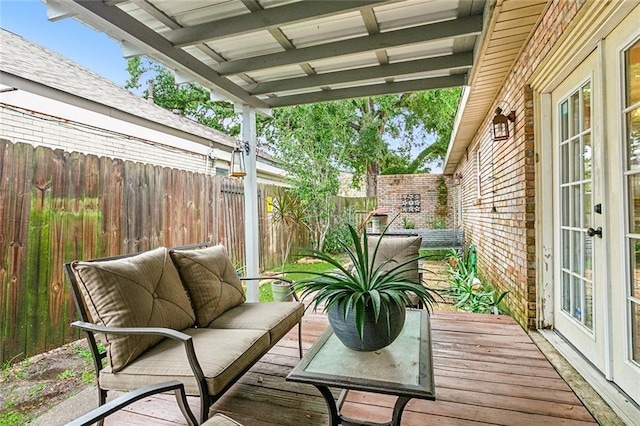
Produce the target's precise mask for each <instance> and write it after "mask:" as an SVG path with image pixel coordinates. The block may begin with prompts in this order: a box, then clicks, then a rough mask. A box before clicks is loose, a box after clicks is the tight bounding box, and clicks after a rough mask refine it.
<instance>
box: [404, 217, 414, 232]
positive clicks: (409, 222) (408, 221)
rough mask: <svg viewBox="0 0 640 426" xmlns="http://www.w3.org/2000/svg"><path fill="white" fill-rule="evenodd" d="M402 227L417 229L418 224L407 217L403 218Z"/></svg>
mask: <svg viewBox="0 0 640 426" xmlns="http://www.w3.org/2000/svg"><path fill="white" fill-rule="evenodd" d="M402 227H403V228H404V229H416V224H415V223H413V222H411V221H410V220H409V219H407V218H406V217H403V218H402Z"/></svg>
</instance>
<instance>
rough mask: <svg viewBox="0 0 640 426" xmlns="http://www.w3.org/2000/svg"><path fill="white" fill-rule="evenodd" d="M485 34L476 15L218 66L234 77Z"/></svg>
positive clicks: (223, 72) (218, 69) (238, 60)
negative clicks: (332, 58) (342, 56)
mask: <svg viewBox="0 0 640 426" xmlns="http://www.w3.org/2000/svg"><path fill="white" fill-rule="evenodd" d="M481 31H482V15H474V16H469V17H465V18H458V19H454V20H449V21H442V22H437V23H435V24H427V25H421V26H419V27H413V28H408V29H404V30H397V31H390V32H386V33H381V34H372V35H368V36H366V37H358V38H353V39H349V40H343V41H336V42H333V43H327V44H322V45H318V46H311V47H306V48H302V49H296V50H288V51H284V52H279V53H272V54H270V55H262V56H255V57H251V58H246V59H237V60H233V61H227V62H223V63H220V64H218V65H217V66H216V67H215V69H216V71H217V72H218V73H220V75H223V76H225V75H232V74H240V73H245V72H251V71H256V70H261V69H267V68H273V67H279V66H285V65H293V64H300V63H304V62H309V61H316V60H319V59H324V58H330V57H335V56H336V54H339V55H350V54H354V53H360V52H368V51H375V50H378V49H387V48H390V47H397V46H405V45H409V44H416V43H424V42H428V41H434V40H440V39H446V38H452V37H462V36H467V35H475V34H480V32H481Z"/></svg>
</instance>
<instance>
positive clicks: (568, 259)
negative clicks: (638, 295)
mask: <svg viewBox="0 0 640 426" xmlns="http://www.w3.org/2000/svg"><path fill="white" fill-rule="evenodd" d="M599 81H600V73H599V66H598V52H597V51H594V52H592V53H591V54H590V55H589V57H587V59H585V60H584V61H583V62H582V63H581V64H580V65H579V66H578V67H577V68H576V69H575V70H574V71H573V72H572V73H571V75H570V76H569V77H568V78H567V79H565V81H563V82H562V83H561V84H560V85H559V86H558V87H557V88H556V89H555V90H554V91H553V93H552V103H553V113H552V117H553V123H554V125H553V134H554V137H553V141H554V156H555V159H556V161H555V162H554V163H555V165H556V167H555V169H554V197H555V201H556V202H555V203H554V204H555V205H556V215H555V217H556V224H555V227H554V228H555V234H556V235H555V239H556V244H555V246H556V247H558V250H557V252H556V258H555V268H556V274H555V276H556V277H557V278H556V286H555V287H556V288H555V295H554V305H555V306H554V327H555V329H556V330H557V331H558V332H560V333H561V334H562V335H563V336H564V337H565V338H566V339H568V340H569V341H570V342H571V344H572V345H573V346H575V347H576V348H577V349H578V350H579V351H580V352H581V353H583V354H584V355H585V356H586V357H587V358H588V359H589V360H590V361H591V362H592V363H593V364H594V365H596V367H598V368H599V369H601V370H603V371H604V368H605V363H606V353H607V352H606V351H607V338H606V336H605V330H606V329H605V326H606V324H607V322H606V318H605V315H604V312H605V300H606V299H605V297H604V296H605V292H604V287H605V285H604V283H605V282H606V266H605V262H604V259H605V258H606V247H605V245H604V244H603V241H602V238H601V233H602V232H603V231H602V228H603V224H604V222H605V220H604V219H605V215H606V214H607V213H608V212H607V211H606V209H605V208H604V207H603V204H604V202H603V199H604V188H603V181H604V176H603V169H602V166H601V165H602V162H603V158H602V134H601V133H602V131H601V127H600V126H599V125H598V123H600V122H601V120H602V118H601V115H600V114H601V111H599V108H596V106H597V105H598V104H599V102H600V97H601V93H600V90H599V87H600V86H599Z"/></svg>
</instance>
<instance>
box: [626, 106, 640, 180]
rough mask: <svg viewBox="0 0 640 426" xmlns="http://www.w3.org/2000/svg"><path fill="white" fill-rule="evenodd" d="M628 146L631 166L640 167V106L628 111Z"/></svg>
mask: <svg viewBox="0 0 640 426" xmlns="http://www.w3.org/2000/svg"><path fill="white" fill-rule="evenodd" d="M627 144H628V145H627V146H628V148H627V149H628V150H629V168H630V169H631V170H634V169H638V168H640V107H638V108H636V109H634V110H631V111H629V112H628V113H627Z"/></svg>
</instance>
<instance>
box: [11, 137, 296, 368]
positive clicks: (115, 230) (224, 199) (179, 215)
mask: <svg viewBox="0 0 640 426" xmlns="http://www.w3.org/2000/svg"><path fill="white" fill-rule="evenodd" d="M271 193H273V186H270V185H262V184H261V185H260V186H259V207H258V208H259V212H258V217H259V228H260V236H259V241H260V262H261V265H260V266H261V267H262V268H266V269H269V268H272V267H274V266H276V265H278V264H279V263H280V254H279V250H280V248H279V245H278V242H279V241H280V240H281V239H282V238H283V235H281V233H282V232H283V231H282V230H280V229H277V228H274V227H272V226H270V224H269V220H268V214H267V213H266V198H265V197H266V194H271ZM201 241H208V242H211V243H218V242H219V243H223V244H225V246H226V247H227V249H228V250H229V253H230V255H231V256H232V259H233V260H234V261H236V262H242V263H243V264H244V257H245V239H244V185H243V182H242V181H241V180H239V179H232V178H226V177H219V176H211V175H206V174H198V173H193V172H186V171H182V170H178V169H172V168H167V167H159V166H153V165H150V164H141V163H133V162H130V161H123V160H121V159H112V158H106V157H97V156H92V155H84V154H81V153H77V152H73V153H69V152H65V151H63V150H60V149H57V150H51V149H49V148H43V147H40V148H37V149H34V147H33V146H31V145H29V144H21V143H18V144H14V143H11V142H10V141H6V140H0V306H2V309H1V310H0V362H4V361H7V360H10V359H12V358H14V357H16V359H21V358H23V357H25V356H30V355H34V354H35V353H38V352H40V351H42V350H47V349H51V348H53V347H57V346H60V345H62V344H64V343H67V342H69V341H71V340H73V339H77V338H78V337H79V334H78V332H77V331H76V330H73V329H71V328H70V327H69V323H70V322H71V321H72V320H73V319H75V307H74V306H73V302H72V299H71V296H70V294H69V289H68V288H67V287H68V286H67V283H66V282H65V278H64V275H63V269H62V265H63V263H64V262H69V261H72V260H74V259H88V258H95V257H103V256H113V255H118V254H123V253H131V252H138V251H141V250H148V249H151V248H155V247H158V246H160V245H164V246H167V247H170V246H174V245H180V244H189V243H196V242H201Z"/></svg>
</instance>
